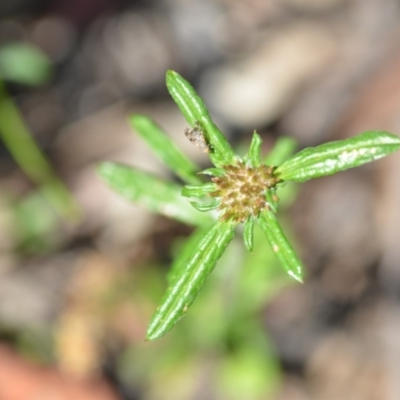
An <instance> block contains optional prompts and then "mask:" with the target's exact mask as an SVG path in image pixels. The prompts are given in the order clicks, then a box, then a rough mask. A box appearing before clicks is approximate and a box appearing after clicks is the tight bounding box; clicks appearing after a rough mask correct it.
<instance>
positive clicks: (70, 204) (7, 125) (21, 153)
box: [0, 80, 82, 222]
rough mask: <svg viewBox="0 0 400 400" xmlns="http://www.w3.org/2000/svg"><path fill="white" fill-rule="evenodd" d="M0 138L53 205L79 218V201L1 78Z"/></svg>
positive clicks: (61, 211)
mask: <svg viewBox="0 0 400 400" xmlns="http://www.w3.org/2000/svg"><path fill="white" fill-rule="evenodd" d="M0 139H1V140H2V141H3V142H4V144H5V145H6V147H7V149H8V151H9V152H10V153H11V155H12V156H13V157H14V159H15V161H16V162H17V163H18V165H19V166H20V167H21V169H22V170H23V171H24V172H25V174H26V175H27V176H28V177H29V178H30V179H31V180H32V181H33V182H35V183H36V184H37V185H38V186H39V191H40V192H41V194H42V195H43V196H44V197H45V198H46V199H47V201H48V202H49V203H50V204H51V205H52V206H53V207H54V209H55V210H57V212H59V213H60V215H62V216H63V217H64V218H65V219H66V220H69V221H71V222H73V221H75V222H76V221H79V220H80V219H81V217H82V210H81V208H80V206H79V204H78V203H77V202H76V200H75V199H74V198H73V196H72V194H71V192H70V191H69V190H68V189H67V187H66V186H65V185H64V183H63V182H62V181H61V180H60V178H59V177H58V176H57V173H56V171H55V170H54V169H53V167H52V166H51V164H50V163H49V161H48V160H47V158H46V157H45V155H44V154H43V152H42V151H41V149H40V147H39V146H38V144H37V143H36V141H35V139H34V138H33V136H32V135H31V133H30V131H29V128H28V126H27V124H26V122H25V120H24V119H23V117H22V115H21V113H20V112H19V109H18V107H17V105H16V104H15V103H14V101H13V100H12V98H11V97H10V96H9V95H8V93H7V91H6V89H5V87H4V84H3V82H2V81H1V80H0Z"/></svg>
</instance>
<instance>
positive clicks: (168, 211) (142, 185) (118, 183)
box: [99, 162, 213, 225]
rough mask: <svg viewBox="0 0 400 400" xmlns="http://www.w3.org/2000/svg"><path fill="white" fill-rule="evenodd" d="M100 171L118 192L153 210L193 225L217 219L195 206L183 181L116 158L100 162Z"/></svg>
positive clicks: (208, 222)
mask: <svg viewBox="0 0 400 400" xmlns="http://www.w3.org/2000/svg"><path fill="white" fill-rule="evenodd" d="M99 173H100V176H101V177H102V178H103V179H104V180H105V181H106V182H107V183H108V185H109V186H110V187H111V188H113V189H114V190H115V191H116V192H118V193H119V194H121V195H122V196H124V197H125V198H126V199H128V200H130V201H133V202H137V203H139V204H141V205H142V206H144V207H146V208H147V209H148V210H150V211H152V212H156V213H159V214H162V215H165V216H167V217H169V218H174V219H176V220H178V221H181V222H184V223H187V224H190V225H204V224H210V223H211V222H212V221H213V220H212V218H211V217H210V216H208V215H207V214H202V213H200V212H198V211H197V210H195V209H194V208H193V207H192V206H191V205H190V203H189V202H188V201H187V200H186V199H184V198H183V197H182V195H181V190H182V187H181V186H180V185H177V184H175V183H172V182H166V181H163V180H162V179H160V178H157V177H155V176H153V175H151V174H148V173H146V172H143V171H139V170H137V169H134V168H131V167H128V166H124V165H120V164H115V163H112V162H104V163H102V164H100V166H99Z"/></svg>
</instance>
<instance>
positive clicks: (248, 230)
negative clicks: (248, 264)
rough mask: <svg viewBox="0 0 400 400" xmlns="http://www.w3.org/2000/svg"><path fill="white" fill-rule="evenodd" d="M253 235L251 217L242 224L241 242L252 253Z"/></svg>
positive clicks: (252, 220)
mask: <svg viewBox="0 0 400 400" xmlns="http://www.w3.org/2000/svg"><path fill="white" fill-rule="evenodd" d="M253 233H254V219H253V218H252V217H249V218H247V220H246V222H245V223H244V229H243V242H244V245H245V246H246V249H247V250H248V251H249V252H250V253H252V252H253Z"/></svg>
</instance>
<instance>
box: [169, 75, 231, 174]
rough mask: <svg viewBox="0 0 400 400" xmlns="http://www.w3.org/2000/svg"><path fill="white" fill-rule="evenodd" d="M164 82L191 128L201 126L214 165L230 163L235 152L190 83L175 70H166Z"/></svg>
mask: <svg viewBox="0 0 400 400" xmlns="http://www.w3.org/2000/svg"><path fill="white" fill-rule="evenodd" d="M166 83H167V88H168V91H169V93H170V94H171V96H172V98H173V99H174V101H175V103H176V104H177V105H178V107H179V109H180V110H181V112H182V114H183V115H184V117H185V118H186V120H187V121H188V123H189V124H190V126H191V127H192V128H194V127H201V129H202V130H203V133H204V137H205V140H206V142H207V144H208V145H209V147H210V152H209V155H210V159H211V161H212V162H213V164H214V165H215V166H216V167H220V166H223V165H228V164H231V163H232V162H233V161H234V160H235V153H234V152H233V150H232V148H231V146H230V145H229V143H228V141H227V140H226V138H225V136H224V135H223V134H222V133H221V131H220V130H219V129H218V127H217V126H216V125H215V124H214V122H213V120H212V119H211V117H210V114H209V112H208V110H207V108H206V106H205V105H204V102H203V100H202V99H201V98H200V97H199V96H198V94H197V93H196V91H195V90H194V89H193V87H192V85H190V83H189V82H187V81H186V80H185V79H184V78H182V77H181V76H180V75H179V74H178V73H177V72H175V71H171V70H170V71H168V72H167V76H166Z"/></svg>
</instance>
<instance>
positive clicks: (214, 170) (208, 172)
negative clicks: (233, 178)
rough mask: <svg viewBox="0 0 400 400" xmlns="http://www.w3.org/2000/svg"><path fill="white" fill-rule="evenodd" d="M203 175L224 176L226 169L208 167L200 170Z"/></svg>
mask: <svg viewBox="0 0 400 400" xmlns="http://www.w3.org/2000/svg"><path fill="white" fill-rule="evenodd" d="M198 174H201V175H211V176H223V175H225V170H224V169H222V168H207V169H204V170H203V171H201V172H198Z"/></svg>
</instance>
